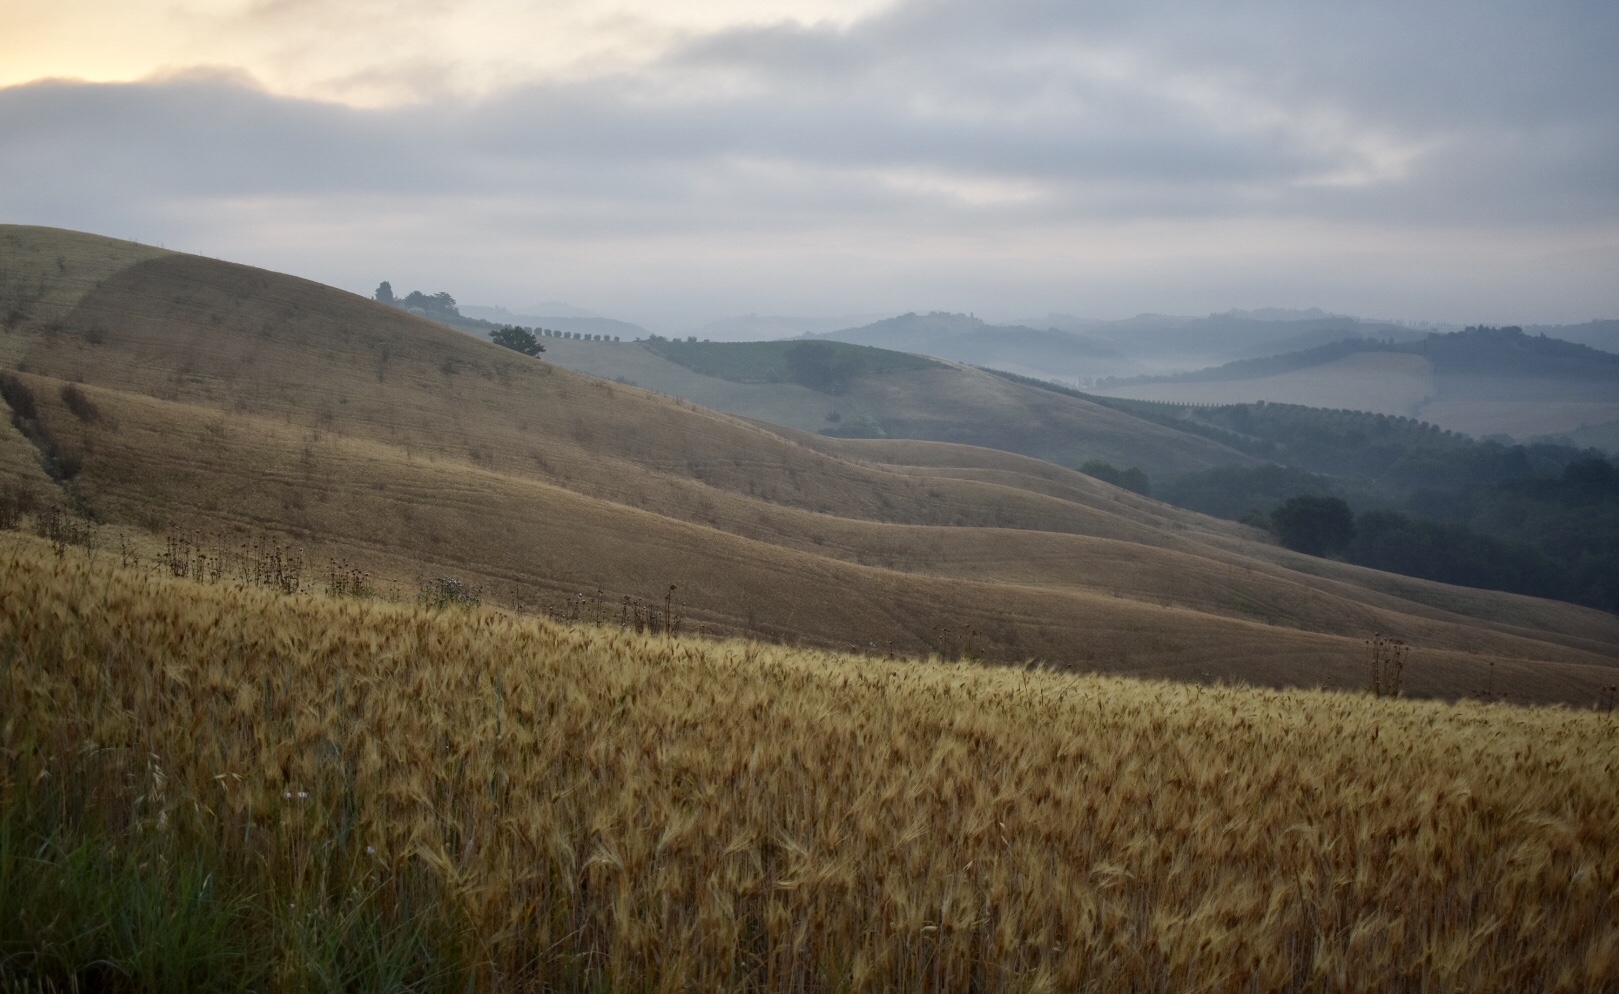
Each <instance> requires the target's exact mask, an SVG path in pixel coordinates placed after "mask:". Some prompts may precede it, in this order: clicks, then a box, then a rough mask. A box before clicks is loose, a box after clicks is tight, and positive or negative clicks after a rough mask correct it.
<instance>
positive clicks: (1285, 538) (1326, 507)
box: [1270, 496, 1355, 556]
mask: <svg viewBox="0 0 1619 994" xmlns="http://www.w3.org/2000/svg"><path fill="white" fill-rule="evenodd" d="M1270 522H1271V529H1272V530H1273V531H1275V532H1276V537H1277V538H1279V539H1281V540H1282V544H1283V545H1285V546H1287V547H1288V548H1289V549H1292V550H1293V551H1295V552H1303V553H1305V554H1306V555H1311V556H1328V555H1332V554H1333V553H1335V552H1342V551H1343V550H1344V549H1346V548H1348V547H1349V542H1350V540H1351V539H1353V538H1354V537H1355V516H1354V515H1353V514H1352V513H1350V510H1349V505H1348V504H1345V503H1344V502H1343V500H1342V499H1341V498H1338V497H1313V496H1300V497H1290V498H1288V499H1287V500H1286V501H1285V502H1283V503H1282V504H1281V506H1279V507H1277V508H1276V510H1274V511H1272V512H1270Z"/></svg>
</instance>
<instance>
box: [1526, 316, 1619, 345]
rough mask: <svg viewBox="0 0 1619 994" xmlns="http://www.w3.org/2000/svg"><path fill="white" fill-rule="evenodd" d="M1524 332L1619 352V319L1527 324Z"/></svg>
mask: <svg viewBox="0 0 1619 994" xmlns="http://www.w3.org/2000/svg"><path fill="white" fill-rule="evenodd" d="M1523 330H1524V333H1525V334H1529V335H1545V336H1547V337H1548V338H1561V339H1563V340H1564V341H1568V342H1578V343H1579V344H1581V345H1589V346H1591V347H1592V348H1595V349H1601V350H1602V351H1604V352H1619V321H1587V322H1585V323H1584V324H1535V325H1525V326H1524V329H1523Z"/></svg>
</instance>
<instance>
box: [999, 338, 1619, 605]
mask: <svg viewBox="0 0 1619 994" xmlns="http://www.w3.org/2000/svg"><path fill="white" fill-rule="evenodd" d="M1478 331H1479V330H1478V329H1475V330H1474V332H1473V333H1474V334H1477V333H1478ZM1485 334H1500V335H1502V336H1503V337H1504V338H1506V339H1507V340H1508V341H1512V340H1514V339H1517V338H1519V337H1521V338H1523V339H1524V340H1525V341H1527V342H1531V343H1539V342H1540V340H1539V339H1534V338H1530V337H1529V336H1519V335H1517V334H1515V333H1513V332H1511V331H1510V330H1508V331H1504V332H1495V331H1494V330H1489V329H1486V330H1485ZM1449 337H1451V336H1435V338H1437V339H1445V338H1449ZM1556 345H1557V346H1559V347H1558V348H1556V349H1555V350H1552V349H1548V350H1547V351H1548V352H1552V353H1553V356H1552V358H1553V360H1554V361H1557V359H1558V356H1563V355H1577V354H1578V352H1576V350H1580V351H1583V352H1592V353H1595V354H1596V355H1597V356H1607V355H1608V354H1607V353H1604V352H1597V351H1596V350H1595V349H1587V348H1586V347H1585V346H1580V345H1570V343H1567V342H1557V343H1556ZM1565 346H1566V348H1564V347H1565ZM1535 347H1539V346H1538V344H1537V345H1535V346H1531V348H1535ZM1615 358H1619V357H1615ZM996 375H999V376H1004V377H1006V378H1008V379H1015V380H1018V381H1019V382H1024V383H1029V384H1031V385H1036V386H1041V387H1044V388H1045V389H1048V390H1054V391H1057V392H1060V393H1066V394H1071V395H1073V396H1077V397H1084V398H1086V399H1088V400H1091V401H1093V402H1095V403H1097V404H1101V405H1104V406H1106V407H1111V408H1113V409H1114V410H1118V411H1122V412H1124V413H1127V414H1132V415H1135V416H1136V417H1139V418H1143V419H1145V420H1148V421H1152V422H1155V423H1157V424H1161V425H1164V426H1166V427H1170V428H1174V429H1177V430H1179V431H1184V432H1188V433H1190V434H1194V435H1199V436H1201V437H1204V438H1208V439H1211V440H1214V441H1218V442H1222V443H1224V444H1225V445H1228V446H1230V447H1231V448H1234V449H1237V450H1238V451H1241V452H1245V453H1248V454H1249V455H1253V456H1257V457H1259V458H1262V459H1266V460H1269V465H1265V466H1259V467H1244V466H1221V467H1216V468H1214V469H1208V470H1203V471H1201V472H1197V473H1189V474H1185V475H1181V476H1176V477H1170V478H1167V479H1163V480H1157V481H1150V483H1149V481H1147V480H1146V477H1145V474H1141V473H1140V471H1139V470H1135V471H1134V472H1133V474H1132V477H1131V479H1132V483H1134V484H1135V485H1134V486H1130V489H1138V490H1143V489H1149V488H1150V491H1151V493H1152V496H1154V497H1157V498H1159V499H1160V500H1164V501H1167V502H1168V503H1171V504H1175V505H1177V506H1180V507H1184V508H1188V509H1190V510H1194V511H1200V512H1202V513H1204V514H1210V515H1214V516H1215V517H1221V518H1227V519H1231V520H1235V521H1245V522H1248V523H1250V524H1254V525H1257V526H1259V527H1263V528H1269V529H1272V530H1275V519H1274V514H1275V512H1276V511H1277V510H1278V509H1279V508H1281V507H1282V506H1284V505H1285V504H1287V502H1288V501H1290V500H1291V499H1293V498H1296V497H1304V496H1309V497H1330V498H1335V499H1337V500H1339V501H1342V502H1343V503H1344V504H1345V505H1346V506H1347V507H1348V508H1349V509H1351V510H1352V511H1354V512H1355V513H1356V516H1355V521H1354V528H1353V530H1352V533H1351V537H1350V538H1349V539H1348V541H1347V544H1344V545H1341V546H1339V547H1337V548H1330V549H1329V551H1330V552H1331V553H1332V554H1334V555H1338V556H1341V557H1342V558H1344V559H1346V560H1348V561H1350V562H1354V563H1358V564H1360V565H1363V566H1371V567H1374V568H1376V569H1383V570H1388V571H1390V572H1394V573H1403V574H1405V575H1407V576H1419V577H1422V578H1424V579H1429V580H1438V581H1440V582H1444V583H1455V584H1459V585H1462V586H1472V587H1483V588H1487V589H1492V590H1508V591H1512V592H1515V593H1524V594H1532V595H1535V596H1539V597H1551V598H1556V599H1558V600H1567V601H1573V602H1575V603H1579V604H1586V605H1589V606H1592V607H1599V608H1602V609H1604V610H1608V611H1619V470H1616V469H1615V467H1614V464H1613V463H1612V462H1611V461H1609V460H1608V459H1607V458H1606V457H1605V456H1604V455H1603V453H1601V452H1600V451H1598V450H1596V449H1579V448H1575V447H1574V446H1569V445H1555V444H1547V443H1535V444H1530V445H1503V444H1501V443H1499V442H1493V441H1485V442H1479V441H1475V440H1474V439H1472V438H1470V437H1468V436H1467V435H1463V434H1460V433H1457V432H1452V431H1446V430H1445V429H1443V428H1440V427H1438V426H1437V425H1432V424H1428V423H1426V422H1423V421H1417V420H1415V419H1412V418H1404V417H1396V416H1391V415H1384V414H1370V413H1367V412H1364V411H1343V410H1326V409H1323V408H1315V407H1301V406H1298V405H1295V404H1268V403H1264V402H1259V403H1254V404H1227V405H1222V406H1218V407H1197V406H1191V405H1185V404H1169V403H1160V402H1155V401H1142V400H1125V399H1122V398H1117V397H1099V396H1092V395H1089V394H1085V393H1082V392H1080V391H1077V390H1072V389H1070V388H1067V387H1063V386H1059V385H1056V384H1050V383H1042V382H1040V381H1037V380H1030V379H1027V378H1025V377H1017V376H1013V375H1012V374H1010V373H997V374H996ZM1080 468H1081V469H1082V470H1083V471H1085V472H1087V473H1090V474H1091V475H1093V476H1098V477H1100V478H1103V479H1108V480H1110V481H1111V482H1116V483H1120V484H1121V485H1127V486H1128V484H1123V483H1122V474H1126V473H1131V470H1130V469H1128V468H1123V467H1112V466H1086V467H1080Z"/></svg>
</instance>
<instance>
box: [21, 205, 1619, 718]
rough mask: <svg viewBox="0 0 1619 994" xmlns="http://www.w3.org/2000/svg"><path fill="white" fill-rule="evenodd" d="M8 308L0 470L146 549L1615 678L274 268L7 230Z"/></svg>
mask: <svg viewBox="0 0 1619 994" xmlns="http://www.w3.org/2000/svg"><path fill="white" fill-rule="evenodd" d="M0 287H5V288H7V289H6V293H7V294H8V298H7V299H6V300H5V301H4V302H3V303H4V308H3V309H0V314H3V315H4V321H3V322H0V325H3V334H0V340H3V350H4V354H5V355H6V356H9V357H12V358H11V364H12V366H13V367H14V369H15V370H16V372H14V373H12V374H10V376H11V381H12V382H13V383H15V384H18V385H19V387H18V388H17V389H23V390H26V392H27V394H28V396H29V398H30V400H29V403H30V404H31V407H32V410H33V418H32V420H26V419H25V425H24V427H25V428H26V429H27V430H26V432H25V431H22V430H20V429H19V428H18V425H17V424H16V423H15V422H14V423H13V424H12V425H9V426H7V428H6V429H5V440H4V443H3V444H0V472H4V473H6V474H8V476H9V478H10V479H12V480H14V481H16V480H21V481H23V482H24V483H25V485H27V486H31V487H34V488H37V489H39V490H40V492H41V493H43V494H45V496H46V497H47V498H50V497H51V495H53V494H55V495H58V496H59V497H60V498H61V499H62V500H64V501H67V502H71V503H73V504H75V505H77V506H79V507H82V508H84V509H86V510H87V511H88V512H89V513H91V514H93V515H94V516H95V517H96V518H98V519H99V520H100V521H101V522H102V523H103V528H104V529H106V532H107V537H106V538H105V540H104V542H105V543H111V542H113V541H114V536H118V537H120V540H122V539H124V538H127V540H128V541H130V542H132V543H133V547H134V548H135V549H136V552H137V554H138V555H141V556H144V557H146V558H148V559H149V558H150V557H151V555H152V554H153V553H154V551H156V550H157V549H158V548H160V547H161V542H162V540H163V538H164V537H165V536H174V535H187V536H190V535H193V534H201V535H203V536H204V537H203V538H202V539H201V540H200V541H201V543H202V544H203V545H205V546H216V547H218V548H221V549H227V550H230V549H237V548H239V546H240V545H241V544H242V543H243V542H251V541H255V540H258V539H261V538H264V537H271V538H279V539H280V540H281V541H283V542H286V543H288V544H289V545H295V546H299V547H302V548H303V550H304V555H305V556H306V557H307V559H308V561H309V562H310V563H313V564H324V563H326V562H327V561H328V560H330V559H339V560H346V561H348V562H350V563H352V564H354V565H355V566H356V567H358V568H361V569H365V570H369V571H371V572H373V573H375V574H376V575H377V576H378V577H381V578H382V579H381V581H379V583H380V585H382V586H383V587H384V588H387V587H388V586H389V585H390V584H393V585H395V586H396V587H397V588H402V589H405V590H409V589H411V588H412V587H413V586H414V585H415V583H416V582H417V581H418V580H419V579H421V578H425V577H435V576H454V577H457V578H459V579H461V580H463V581H465V582H467V583H470V584H474V585H478V586H482V587H483V588H484V589H485V594H486V596H487V597H488V598H489V599H491V600H494V601H497V602H499V603H503V604H507V605H510V606H513V607H518V608H524V609H552V610H566V611H571V610H573V609H572V608H568V607H564V605H566V604H570V603H574V604H576V603H577V602H578V600H579V597H578V595H580V594H584V595H585V599H586V602H587V603H586V606H585V610H587V611H589V612H595V613H604V612H605V613H616V612H618V611H619V610H621V609H622V605H623V599H624V598H627V597H628V598H635V599H639V600H642V601H645V602H651V603H657V604H661V603H662V601H663V598H664V596H665V594H666V593H667V591H668V588H669V586H670V585H671V584H674V585H677V586H678V588H679V589H678V592H677V593H676V595H675V596H676V598H677V604H678V610H679V612H680V613H681V614H683V615H684V617H685V618H686V625H687V629H686V630H688V631H691V630H708V631H713V632H721V633H724V632H732V633H736V632H750V633H754V634H756V635H759V636H763V637H767V638H771V639H776V640H785V641H798V640H802V641H806V642H810V643H814V644H820V645H826V646H844V647H849V646H857V647H861V648H875V649H877V650H879V651H881V652H883V653H885V654H886V653H888V652H890V651H892V652H895V653H899V654H911V653H919V652H928V651H938V652H944V653H947V654H951V655H956V654H970V655H974V656H979V657H983V658H987V659H992V660H1004V661H1013V662H1016V661H1022V660H1025V659H1029V658H1036V659H1040V660H1044V661H1048V662H1050V663H1052V664H1054V665H1058V666H1063V667H1070V668H1078V669H1087V670H1105V671H1113V672H1132V673H1141V674H1152V675H1164V676H1175V677H1179V678H1184V679H1193V680H1205V681H1207V680H1216V679H1220V678H1236V679H1243V680H1249V681H1254V682H1260V683H1269V684H1295V685H1297V684H1304V685H1315V684H1321V685H1326V686H1357V685H1359V684H1360V683H1362V682H1363V674H1362V671H1363V668H1364V667H1363V665H1362V653H1363V644H1362V643H1363V640H1364V639H1365V638H1366V637H1368V636H1370V635H1371V634H1372V633H1373V632H1374V631H1381V632H1384V633H1390V634H1393V635H1396V636H1399V637H1402V638H1405V639H1407V640H1409V641H1411V642H1413V643H1414V644H1415V645H1416V646H1418V652H1417V654H1416V656H1415V657H1414V659H1413V665H1412V672H1411V679H1410V688H1411V690H1412V691H1413V692H1415V693H1422V694H1445V695H1452V696H1462V695H1466V694H1470V693H1474V692H1476V691H1479V690H1483V689H1486V688H1490V689H1493V690H1495V691H1499V692H1506V693H1508V694H1510V695H1511V696H1513V697H1514V698H1516V699H1522V700H1564V701H1570V702H1576V703H1580V704H1588V703H1589V702H1590V701H1591V700H1592V699H1594V698H1595V696H1596V695H1597V693H1598V692H1599V689H1600V688H1601V687H1604V686H1607V685H1610V684H1612V683H1613V682H1614V678H1615V676H1616V674H1615V667H1616V666H1619V621H1616V619H1614V618H1613V617H1611V616H1608V615H1604V614H1601V613H1599V612H1595V611H1590V610H1586V609H1582V608H1578V607H1574V606H1571V605H1567V604H1557V603H1551V602H1545V601H1537V600H1533V599H1530V598H1523V597H1517V596H1512V595H1507V594H1497V593H1490V592H1484V591H1474V590H1463V589H1459V588H1450V587H1444V586H1440V585H1436V584H1429V583H1424V582H1421V581H1415V580H1409V579H1405V578H1398V577H1391V576H1388V575H1385V574H1378V573H1373V572H1370V571H1366V570H1361V569H1357V568H1353V567H1348V566H1344V565H1341V564H1335V563H1330V562H1326V561H1323V560H1316V559H1309V558H1307V557H1303V556H1297V555H1294V554H1291V553H1288V552H1285V551H1283V550H1280V549H1278V548H1276V547H1275V546H1273V545H1270V544H1268V543H1266V542H1264V541H1262V540H1261V538H1260V536H1258V535H1257V533H1254V532H1251V531H1249V530H1247V529H1245V528H1243V527H1242V526H1239V525H1235V524H1231V523H1228V522H1221V521H1216V520H1213V519H1209V518H1204V517H1201V516H1198V515H1195V514H1190V513H1187V512H1183V511H1178V510H1176V509H1174V508H1170V507H1167V506H1165V505H1162V504H1158V503H1156V502H1153V501H1150V500H1145V499H1142V498H1138V497H1136V496H1135V495H1133V494H1129V493H1126V492H1123V491H1120V490H1117V489H1115V488H1113V487H1110V486H1108V485H1106V484H1103V483H1101V482H1099V481H1096V480H1094V479H1091V478H1088V477H1085V476H1082V475H1080V474H1078V473H1075V472H1072V471H1068V470H1064V469H1061V468H1059V467H1057V466H1054V465H1052V464H1049V463H1044V462H1039V461H1037V460H1033V459H1028V458H1023V457H1017V456H1012V455H1008V454H1006V453H1001V452H996V451H992V450H988V449H982V448H973V447H965V446H954V445H946V444H937V443H923V442H870V441H859V442H857V441H836V440H830V439H825V438H821V437H819V436H812V435H804V434H799V433H795V432H793V431H791V430H790V429H770V428H767V427H765V426H762V425H760V424H758V423H755V422H749V421H745V420H741V419H738V418H735V417H731V416H727V415H723V414H719V413H717V412H714V411H711V410H705V409H701V408H696V407H693V406H692V405H690V404H688V403H685V402H683V401H678V400H673V399H670V398H667V397H662V396H659V395H656V394H653V393H650V392H648V391H645V390H641V389H636V388H633V387H627V386H622V385H619V384H614V383H611V382H606V381H603V380H601V379H597V378H593V377H589V376H585V375H581V374H577V373H574V372H570V371H568V370H565V369H559V368H558V367H556V366H555V365H552V364H550V363H547V362H544V361H541V360H536V359H530V358H527V357H524V356H521V355H518V354H516V353H513V352H510V351H506V350H503V349H499V348H497V347H495V346H493V345H490V344H488V343H486V342H480V341H477V340H474V339H471V338H469V337H468V336H466V335H463V334H461V333H458V332H455V331H453V330H450V329H448V328H445V327H443V326H441V325H438V324H435V323H432V322H429V321H426V320H423V319H419V318H416V317H414V316H412V315H409V314H406V313H404V312H401V311H398V310H395V309H392V308H388V307H384V306H382V305H379V304H376V303H374V302H372V301H368V300H364V299H361V298H359V297H356V296H354V295H352V294H347V293H343V292H341V291H337V290H333V289H331V288H329V287H324V286H320V285H318V284H314V283H310V282H308V281H304V280H299V279H295V278H292V277H287V276H281V275H278V274H274V273H268V272H265V271H262V270H256V269H252V268H249V267H245V266H238V265H232V264H229V263H224V262H219V261H215V260H210V259H203V258H199V257H195V256H187V255H181V254H176V253H162V252H158V251H156V250H147V249H143V248H141V247H139V246H128V245H124V244H122V243H116V242H111V241H109V240H106V239H100V238H95V237H93V236H87V235H77V234H73V233H66V232H59V231H54V230H49V229H37V228H21V227H6V228H3V229H0ZM70 385H71V390H70V389H69V387H70ZM1145 427H1146V428H1152V426H1145ZM1144 430H1145V429H1144ZM1152 430H1154V431H1156V430H1157V429H1152ZM30 450H32V453H33V455H32V456H30ZM47 450H48V451H47ZM52 453H54V455H53V454H52ZM41 454H44V455H46V456H48V457H49V458H47V459H45V460H44V461H45V462H49V463H50V464H51V465H52V466H53V467H54V469H55V471H56V474H57V475H58V476H67V475H68V474H67V473H65V472H64V470H66V469H71V470H72V473H71V477H70V478H68V479H65V480H64V481H62V482H60V483H58V482H53V481H51V480H49V479H46V478H45V476H44V475H43V474H42V472H41V470H40V465H41V459H40V456H41ZM598 591H599V593H598Z"/></svg>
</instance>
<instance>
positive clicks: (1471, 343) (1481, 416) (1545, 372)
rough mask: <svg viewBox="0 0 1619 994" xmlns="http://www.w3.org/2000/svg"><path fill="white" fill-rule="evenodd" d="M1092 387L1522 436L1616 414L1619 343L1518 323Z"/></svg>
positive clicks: (1337, 346)
mask: <svg viewBox="0 0 1619 994" xmlns="http://www.w3.org/2000/svg"><path fill="white" fill-rule="evenodd" d="M1094 389H1095V392H1097V393H1100V394H1106V395H1109V396H1118V397H1133V398H1136V399H1140V400H1160V401H1167V402H1178V403H1215V404H1228V403H1250V402H1254V401H1259V400H1266V401H1271V402H1280V403H1298V404H1307V405H1310V406H1316V407H1332V408H1344V409H1351V410H1364V411H1372V412H1376V413H1382V414H1395V415H1401V416H1409V417H1418V418H1421V419H1423V420H1426V421H1431V422H1433V423H1435V424H1438V425H1441V426H1443V427H1446V428H1453V429H1455V430H1458V431H1464V432H1467V433H1469V434H1472V435H1477V436H1480V437H1483V436H1488V435H1496V434H1504V435H1508V436H1511V437H1515V438H1530V437H1536V436H1542V435H1549V434H1557V433H1561V432H1567V431H1570V430H1575V429H1578V428H1580V427H1582V426H1584V425H1590V424H1601V423H1606V422H1609V421H1613V420H1616V419H1619V355H1615V354H1613V353H1609V352H1603V351H1600V350H1598V349H1594V348H1591V347H1590V346H1587V345H1582V344H1577V343H1574V342H1568V341H1563V340H1561V339H1556V338H1551V337H1548V336H1545V335H1538V334H1537V335H1530V334H1527V333H1525V332H1524V331H1523V329H1521V328H1516V327H1509V328H1489V327H1474V328H1469V329H1466V330H1463V331H1459V332H1451V333H1449V334H1430V335H1426V336H1424V337H1423V338H1421V339H1420V340H1417V341H1406V342H1401V341H1391V340H1375V339H1364V338H1354V339H1345V340H1342V341H1338V342H1334V343H1330V344H1327V345H1321V346H1317V347H1315V348H1311V349H1306V350H1302V351H1297V352H1290V353H1284V354H1281V355H1274V356H1265V357H1262V358H1255V359H1244V360H1239V361H1236V362H1231V363H1227V364H1225V365H1222V366H1217V367H1213V368H1209V369H1202V370H1196V371H1193V372H1186V373H1177V374H1172V375H1164V376H1143V377H1135V378H1131V379H1120V380H1111V381H1103V382H1100V383H1097V384H1096V385H1095V388H1094Z"/></svg>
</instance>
